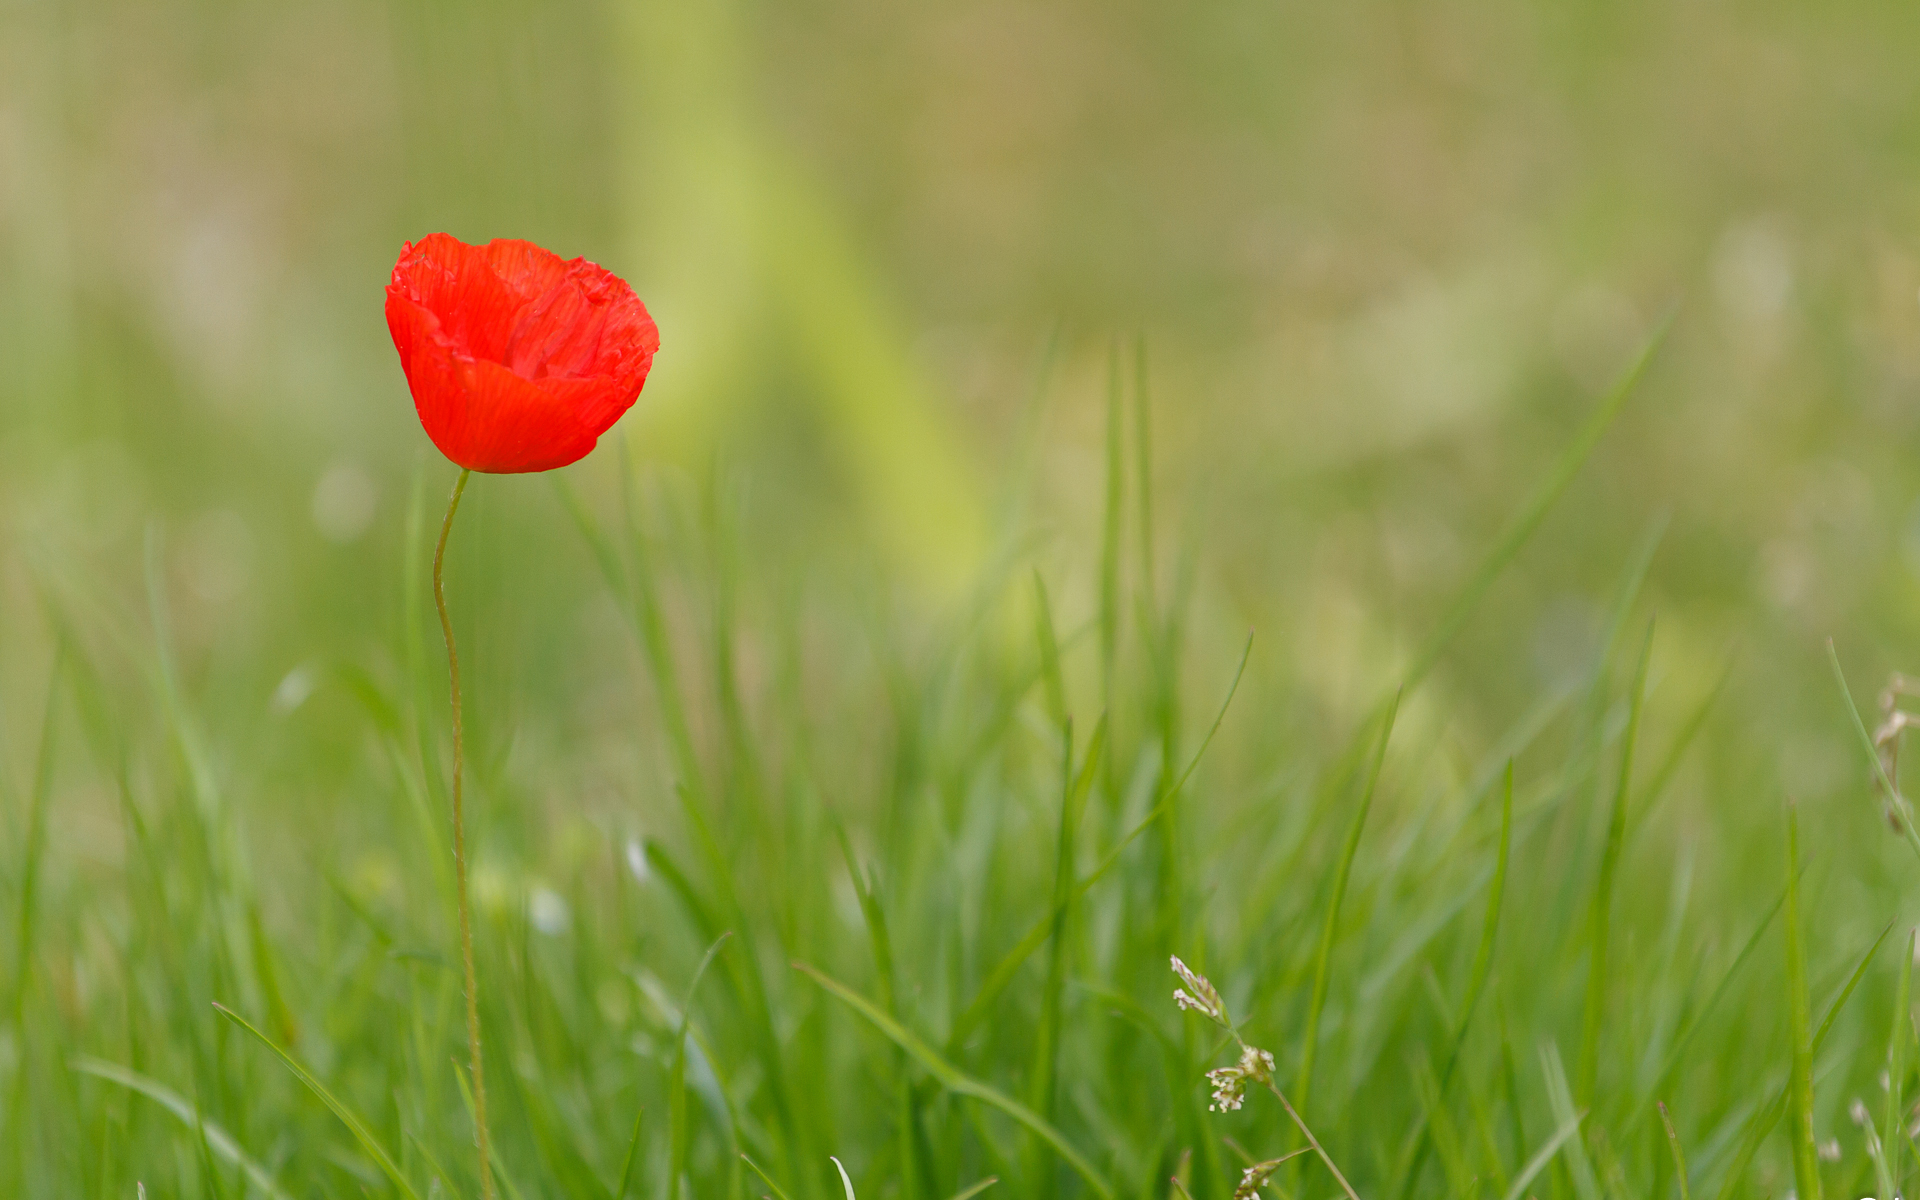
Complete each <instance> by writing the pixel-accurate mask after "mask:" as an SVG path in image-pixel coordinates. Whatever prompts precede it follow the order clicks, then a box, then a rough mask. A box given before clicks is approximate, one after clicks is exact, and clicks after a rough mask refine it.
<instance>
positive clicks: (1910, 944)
mask: <svg viewBox="0 0 1920 1200" xmlns="http://www.w3.org/2000/svg"><path fill="white" fill-rule="evenodd" d="M1916 938H1920V931H1910V932H1909V933H1908V934H1907V952H1906V953H1905V954H1903V955H1901V957H1900V987H1899V990H1898V991H1897V992H1895V993H1894V996H1895V999H1894V1005H1893V1029H1892V1030H1891V1031H1890V1032H1889V1033H1888V1034H1887V1107H1886V1113H1885V1115H1884V1116H1883V1117H1882V1118H1881V1121H1880V1154H1881V1161H1880V1168H1881V1171H1882V1172H1883V1173H1884V1176H1885V1179H1884V1180H1883V1182H1882V1183H1881V1185H1880V1194H1881V1195H1883V1196H1894V1195H1898V1194H1899V1192H1900V1153H1901V1147H1902V1146H1903V1145H1904V1144H1905V1142H1906V1140H1907V1139H1906V1130H1905V1129H1904V1128H1902V1115H1903V1114H1904V1113H1905V1112H1906V1106H1905V1103H1904V1099H1903V1095H1902V1093H1903V1092H1904V1091H1905V1089H1906V1085H1907V1046H1908V1041H1909V1039H1910V1038H1911V1036H1912V1034H1913V956H1914V954H1915V953H1916V952H1920V945H1916V944H1915V940H1916Z"/></svg>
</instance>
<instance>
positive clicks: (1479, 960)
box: [1399, 759, 1513, 1200]
mask: <svg viewBox="0 0 1920 1200" xmlns="http://www.w3.org/2000/svg"><path fill="white" fill-rule="evenodd" d="M1512 849H1513V760H1512V759H1508V760H1507V772H1506V786H1505V787H1503V788H1502V789H1501V795H1500V848H1499V851H1498V856H1497V857H1496V858H1495V860H1494V866H1493V883H1492V884H1491V886H1490V888H1489V890H1488V893H1487V912H1486V916H1484V917H1483V918H1481V921H1480V944H1479V945H1477V946H1475V947H1474V951H1473V967H1472V969H1471V970H1470V971H1469V972H1468V974H1467V980H1468V983H1467V999H1466V1003H1465V1004H1463V1005H1461V1007H1460V1019H1459V1022H1458V1024H1457V1026H1456V1027H1455V1029H1454V1032H1453V1045H1452V1047H1451V1048H1450V1049H1449V1050H1448V1051H1447V1061H1446V1064H1445V1065H1444V1066H1443V1067H1442V1068H1441V1070H1440V1077H1439V1094H1438V1096H1437V1099H1438V1100H1439V1101H1441V1102H1444V1101H1445V1099H1446V1095H1447V1085H1448V1084H1449V1083H1450V1082H1451V1081H1452V1079H1453V1071H1454V1068H1455V1067H1456V1066H1457V1065H1459V1062H1460V1054H1461V1051H1462V1050H1463V1049H1465V1047H1466V1044H1467V1029H1468V1028H1469V1025H1470V1023H1471V1021H1472V1019H1473V1013H1474V1009H1475V1008H1477V1007H1478V1006H1479V1003H1480V994H1481V993H1482V992H1483V991H1485V990H1486V986H1487V978H1488V976H1490V975H1491V974H1492V973H1493V950H1494V945H1495V942H1496V941H1497V939H1498V937H1499V933H1500V904H1501V900H1502V899H1503V898H1504V897H1505V895H1506V891H1507V863H1508V859H1509V855H1510V853H1511V851H1512ZM1415 1139H1416V1140H1415V1145H1414V1151H1413V1157H1412V1160H1411V1162H1410V1164H1409V1165H1408V1166H1407V1167H1406V1168H1405V1170H1403V1171H1402V1172H1401V1178H1400V1189H1399V1191H1400V1197H1401V1200H1408V1197H1410V1196H1411V1195H1412V1194H1413V1189H1414V1185H1415V1183H1416V1182H1417V1181H1418V1180H1419V1177H1420V1168H1421V1167H1422V1166H1424V1165H1425V1163H1426V1156H1427V1148H1428V1146H1429V1144H1430V1137H1429V1134H1428V1127H1427V1121H1426V1119H1425V1118H1424V1117H1423V1118H1422V1119H1421V1121H1420V1125H1419V1132H1418V1133H1417V1134H1416V1135H1415Z"/></svg>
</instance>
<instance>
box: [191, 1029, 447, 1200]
mask: <svg viewBox="0 0 1920 1200" xmlns="http://www.w3.org/2000/svg"><path fill="white" fill-rule="evenodd" d="M213 1007H214V1011H216V1012H218V1013H219V1014H220V1015H221V1016H223V1017H225V1018H226V1019H227V1020H229V1021H232V1022H233V1023H234V1024H235V1025H238V1026H239V1027H240V1028H242V1029H244V1030H246V1031H247V1032H248V1033H250V1034H252V1035H253V1036H254V1038H255V1039H256V1040H258V1041H259V1043H260V1044H261V1045H263V1046H265V1047H266V1048H267V1049H269V1050H271V1051H273V1053H274V1055H275V1057H277V1058H279V1060H280V1061H281V1063H283V1064H284V1065H285V1066H286V1068H287V1070H289V1071H291V1072H293V1077H294V1078H295V1079H298V1080H299V1081H300V1082H301V1083H303V1084H305V1085H306V1088H307V1090H308V1091H310V1092H312V1093H313V1094H314V1095H315V1096H317V1097H319V1099H320V1102H321V1103H322V1104H324V1105H326V1106H327V1108H328V1109H329V1110H330V1111H331V1112H332V1113H333V1115H334V1116H336V1117H338V1118H340V1123H341V1124H342V1125H345V1126H346V1127H347V1132H349V1133H351V1134H353V1140H354V1141H356V1142H359V1143H360V1149H361V1150H362V1151H364V1152H365V1153H366V1156H367V1157H368V1158H370V1159H372V1160H373V1164H374V1165H375V1166H377V1167H379V1168H380V1171H381V1173H382V1174H384V1175H385V1176H386V1177H387V1178H388V1179H389V1180H391V1181H392V1182H393V1186H394V1187H396V1188H398V1189H399V1191H400V1194H401V1195H403V1196H405V1197H407V1200H420V1194H419V1193H418V1192H416V1191H414V1190H413V1184H411V1183H409V1182H407V1177H406V1176H405V1175H404V1174H402V1173H401V1171H400V1168H399V1166H398V1165H397V1164H395V1162H394V1161H393V1156H392V1155H390V1154H388V1153H387V1151H386V1148H385V1147H383V1146H382V1145H381V1144H380V1140H379V1139H378V1138H376V1137H374V1136H373V1131H372V1130H371V1129H368V1128H367V1126H366V1123H365V1122H364V1121H362V1120H361V1119H360V1118H359V1117H358V1116H356V1115H354V1112H353V1110H352V1109H350V1108H348V1107H347V1106H346V1105H345V1104H343V1103H341V1102H340V1100H339V1099H338V1098H337V1097H335V1096H334V1094H333V1093H332V1092H330V1091H328V1090H327V1087H326V1085H325V1084H323V1083H321V1082H320V1080H319V1079H317V1078H315V1077H314V1075H313V1073H312V1072H311V1071H309V1070H307V1069H306V1068H305V1067H303V1066H301V1065H300V1061H299V1060H298V1059H296V1058H294V1057H293V1055H291V1054H289V1053H287V1052H286V1051H285V1050H282V1049H281V1048H280V1047H279V1045H277V1044H276V1043H275V1042H274V1040H273V1039H272V1038H270V1037H268V1036H267V1035H266V1034H264V1033H261V1032H260V1031H259V1030H258V1029H255V1028H254V1027H253V1026H252V1025H251V1024H250V1023H249V1022H248V1021H247V1019H246V1018H245V1017H243V1016H241V1015H240V1014H239V1013H237V1012H234V1011H233V1010H232V1009H230V1008H228V1007H227V1006H226V1005H224V1004H221V1003H219V1002H217V1001H216V1002H215V1003H214V1006H213Z"/></svg>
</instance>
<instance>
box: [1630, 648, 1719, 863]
mask: <svg viewBox="0 0 1920 1200" xmlns="http://www.w3.org/2000/svg"><path fill="white" fill-rule="evenodd" d="M1732 677H1733V657H1732V655H1729V656H1728V657H1727V662H1726V665H1725V666H1723V667H1722V668H1720V674H1719V676H1718V677H1717V678H1716V679H1715V680H1714V681H1713V686H1712V687H1711V688H1708V689H1707V694H1706V695H1705V696H1703V697H1701V699H1700V703H1699V704H1697V705H1695V706H1694V709H1693V712H1692V713H1690V714H1688V716H1687V720H1686V723H1685V724H1683V725H1681V727H1680V732H1679V733H1677V734H1675V735H1674V738H1673V743H1672V745H1670V746H1669V747H1668V748H1667V756H1666V757H1665V758H1663V759H1662V760H1661V761H1660V765H1659V766H1658V767H1657V768H1655V769H1654V772H1653V778H1652V779H1650V780H1648V781H1647V786H1646V788H1645V790H1644V792H1643V794H1642V795H1641V797H1640V799H1639V802H1638V803H1636V804H1635V805H1634V807H1633V810H1632V811H1631V812H1629V813H1628V814H1627V823H1628V830H1627V832H1628V834H1629V835H1632V834H1635V833H1638V832H1639V831H1640V830H1642V829H1644V828H1646V821H1647V818H1648V817H1650V816H1652V815H1653V810H1654V809H1655V808H1656V807H1658V805H1659V803H1660V800H1661V798H1662V797H1664V796H1665V795H1666V794H1667V785H1668V784H1670V783H1672V782H1673V777H1674V775H1675V774H1676V773H1677V772H1678V771H1679V770H1680V763H1681V761H1682V760H1683V759H1685V758H1686V755H1687V750H1688V749H1689V748H1691V747H1692V745H1693V740H1694V738H1696V737H1697V736H1699V733H1700V731H1701V730H1702V729H1703V728H1705V727H1706V724H1707V717H1708V716H1709V715H1710V714H1711V713H1712V712H1713V706H1714V703H1715V702H1716V701H1718V700H1719V699H1720V694H1721V693H1722V692H1724V691H1725V690H1726V688H1727V680H1729V679H1731V678H1732Z"/></svg>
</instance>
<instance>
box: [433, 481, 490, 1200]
mask: <svg viewBox="0 0 1920 1200" xmlns="http://www.w3.org/2000/svg"><path fill="white" fill-rule="evenodd" d="M472 474H473V472H472V471H470V470H466V469H464V468H463V469H462V470H461V472H460V478H459V480H458V481H457V482H456V483H455V484H454V485H453V498H452V499H451V500H449V501H447V519H446V520H444V521H442V522H441V523H440V544H439V545H438V546H436V547H434V551H433V606H434V607H435V608H436V609H438V610H439V611H440V633H441V634H442V636H444V637H445V638H446V639H447V676H448V679H449V681H450V683H451V688H452V694H453V873H454V880H455V883H456V886H457V889H458V891H459V893H460V959H461V963H462V965H464V966H465V968H466V990H467V1053H468V1059H469V1069H470V1070H471V1071H472V1073H473V1134H474V1141H475V1142H476V1143H477V1144H478V1146H479V1149H480V1192H481V1195H482V1196H484V1197H485V1198H486V1200H494V1195H493V1165H492V1162H491V1161H490V1158H491V1156H490V1153H489V1147H488V1145H487V1083H486V1075H485V1073H484V1072H483V1071H482V1070H481V1066H480V987H479V981H478V978H477V977H476V976H475V974H474V970H473V912H472V907H471V905H470V904H469V902H468V900H467V832H466V811H465V808H464V806H463V804H462V793H461V789H460V776H461V774H462V768H463V767H464V766H465V763H466V736H465V731H464V730H463V729H462V727H461V722H460V655H459V654H458V653H457V652H456V651H455V650H454V648H453V622H452V621H451V620H449V619H448V617H447V592H446V588H445V587H444V586H443V585H442V583H441V568H442V567H443V566H444V565H445V564H446V560H447V535H448V534H450V533H452V532H453V514H454V513H455V512H457V511H458V510H459V508H460V494H461V493H462V492H464V491H466V490H467V477H468V476H469V475H472Z"/></svg>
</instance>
